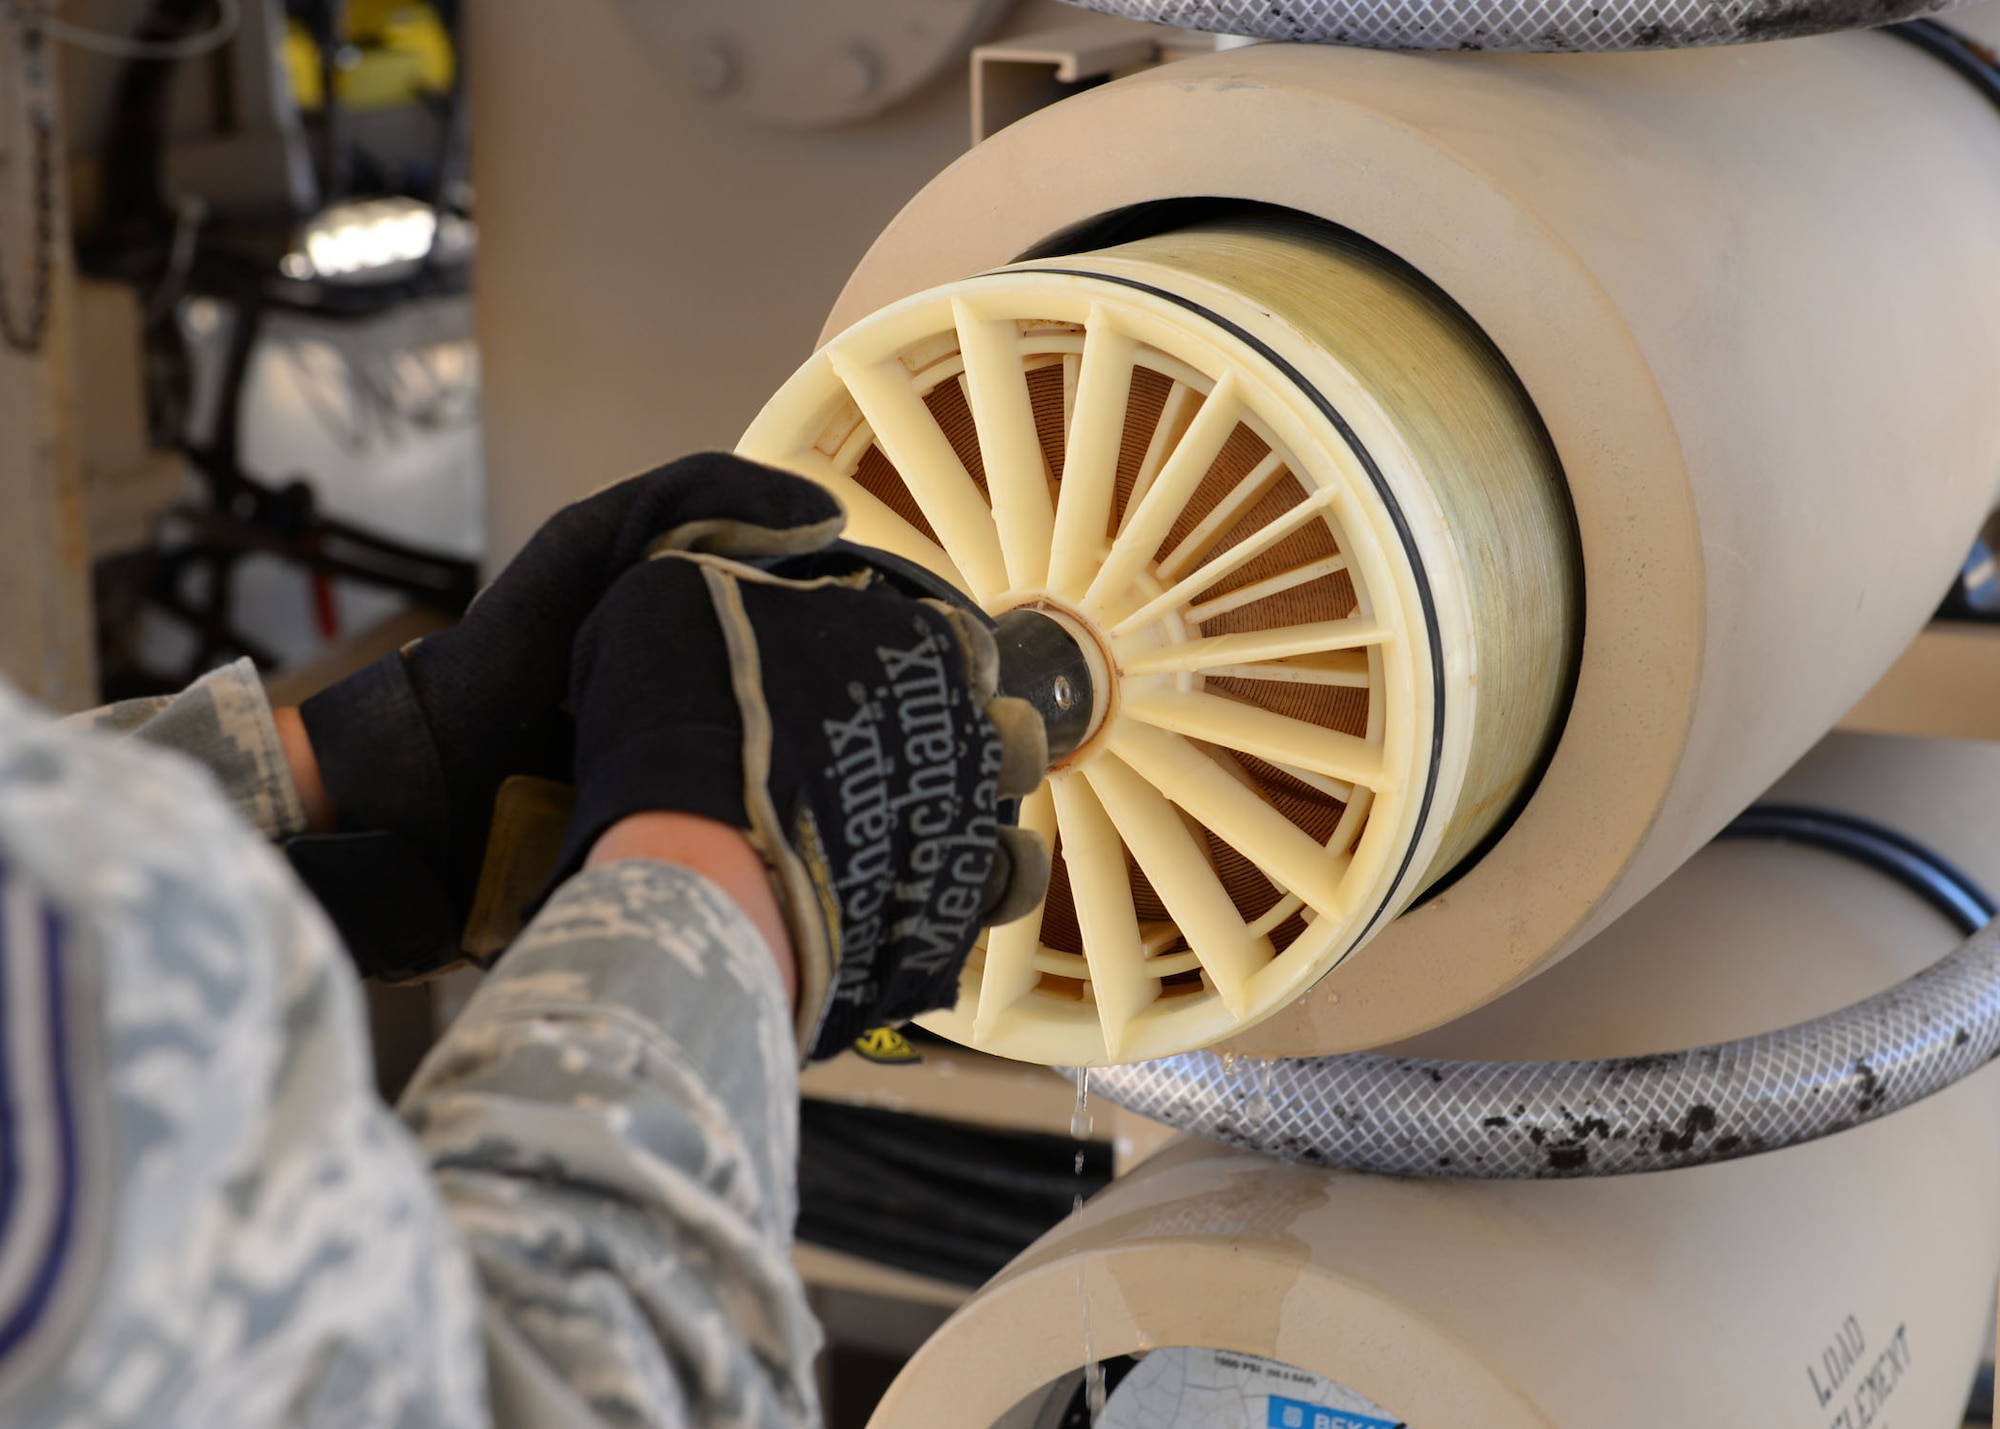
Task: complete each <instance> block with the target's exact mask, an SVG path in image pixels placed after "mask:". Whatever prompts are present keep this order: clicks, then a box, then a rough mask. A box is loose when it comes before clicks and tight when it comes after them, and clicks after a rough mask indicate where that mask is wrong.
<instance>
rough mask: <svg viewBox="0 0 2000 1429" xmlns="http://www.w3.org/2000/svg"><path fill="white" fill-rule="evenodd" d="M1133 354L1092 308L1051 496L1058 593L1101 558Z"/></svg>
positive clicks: (1052, 577)
mask: <svg viewBox="0 0 2000 1429" xmlns="http://www.w3.org/2000/svg"><path fill="white" fill-rule="evenodd" d="M1137 352H1138V345H1137V344H1136V343H1134V342H1133V340H1132V339H1131V337H1130V336H1128V335H1127V334H1126V333H1124V332H1121V331H1120V330H1119V329H1118V328H1117V327H1116V326H1114V325H1113V324H1112V321H1111V319H1110V318H1109V317H1108V316H1106V315H1105V314H1104V313H1103V311H1102V310H1101V309H1097V308H1092V309H1091V312H1090V319H1089V321H1088V322H1087V323H1086V324H1085V336H1084V339H1083V360H1082V362H1081V364H1080V365H1079V367H1078V370H1077V380H1076V409H1075V411H1074V413H1073V414H1072V415H1071V418H1070V424H1069V440H1068V442H1067V443H1066V444H1065V445H1064V447H1063V470H1062V485H1061V486H1060V488H1059V489H1058V492H1057V496H1056V520H1055V534H1054V537H1053V538H1052V545H1051V547H1050V550H1049V589H1050V590H1051V591H1053V592H1055V593H1056V594H1057V595H1062V596H1069V597H1072V598H1074V597H1076V596H1079V595H1081V594H1082V593H1083V590H1084V587H1086V586H1088V585H1089V584H1090V578H1091V576H1092V575H1094V574H1095V573H1096V571H1097V563H1098V560H1099V558H1100V557H1102V556H1103V554H1104V533H1105V531H1106V529H1107V528H1108V527H1109V526H1110V524H1111V502H1112V499H1113V497H1114V495H1115V492H1116V486H1117V481H1118V449H1119V447H1120V445H1121V444H1122V443H1123V441H1124V437H1125V408H1126V405H1127V403H1128V402H1129V401H1130V398H1131V394H1132V362H1133V359H1134V357H1135V356H1136V355H1137Z"/></svg>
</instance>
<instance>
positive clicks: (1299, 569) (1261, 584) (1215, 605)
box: [1161, 556, 1347, 622]
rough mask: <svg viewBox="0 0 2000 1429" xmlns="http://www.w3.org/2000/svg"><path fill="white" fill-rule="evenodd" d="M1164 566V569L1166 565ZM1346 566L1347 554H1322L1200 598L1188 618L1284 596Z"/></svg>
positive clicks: (1206, 617) (1208, 616) (1224, 612)
mask: <svg viewBox="0 0 2000 1429" xmlns="http://www.w3.org/2000/svg"><path fill="white" fill-rule="evenodd" d="M1161 569H1163V570H1164V569H1165V567H1162V568H1161ZM1346 569H1347V557H1345V556H1323V557H1321V558H1320V559H1319V560H1317V561H1307V562H1306V563H1305V564H1304V565H1302V566H1293V567H1292V568H1291V569H1290V570H1288V571H1280V572H1279V573H1278V574H1277V575H1275V576H1266V577H1264V579H1262V580H1261V581H1252V582H1251V583H1250V584H1249V585H1246V586H1238V587H1237V588H1236V589H1235V590H1232V591H1229V592H1228V593H1227V594H1224V595H1218V596H1216V597H1214V598H1213V599H1211V600H1203V601H1197V602H1195V603H1194V604H1193V605H1191V606H1189V607H1188V608H1187V618H1188V619H1189V620H1193V621H1197V622H1199V621H1203V620H1209V619H1212V618H1213V617H1215V616H1218V615H1227V614H1228V613H1229V612H1230V611H1232V610H1240V609H1242V608H1243V607H1244V606H1246V605H1254V604H1255V603H1256V602H1258V601H1260V600H1269V599H1270V598H1271V597H1272V596H1274V595H1283V594H1284V593H1285V592H1286V591H1288V590H1296V589H1297V588H1298V587H1300V586H1302V585H1310V584H1311V583H1312V582H1314V581H1316V580H1321V579H1323V578H1324V577H1327V576H1330V575H1337V574H1338V573H1339V572H1341V571H1344V570H1346Z"/></svg>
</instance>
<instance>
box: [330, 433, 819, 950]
mask: <svg viewBox="0 0 2000 1429" xmlns="http://www.w3.org/2000/svg"><path fill="white" fill-rule="evenodd" d="M843 520H844V515H843V513H842V511H841V508H840V504H839V503H838V502H837V501H836V500H834V498H833V497H832V496H830V495H829V494H828V493H827V492H826V491H825V490H824V489H823V488H821V487H819V486H816V485H815V484H813V483H812V482H810V481H807V480H805V479H804V478H802V477H797V476H793V475H790V474H789V473H786V472H781V471H776V470H774V469H772V468H770V467H765V466H760V465H757V464H756V463H753V462H748V461H744V460H743V459H741V458H739V457H735V456H730V455H728V454H726V453H721V452H708V453H703V454H701V455H698V456H691V457H686V458H684V459H682V460H680V461H677V462H673V463H671V464H670V465H667V466H663V467H660V468H659V469H657V470H655V471H650V472H647V473H646V474H644V475H643V476H635V477H632V478H630V479H629V480H626V481H622V482H620V483H618V484H617V485H615V486H612V487H608V488H606V489H605V490H603V491H600V492H598V493H597V494H596V495H594V496H590V497H586V498H585V499H583V500H581V501H578V502H576V503H575V504H574V505H571V506H567V507H564V508H563V509H562V510H561V511H558V512H557V513H556V514H555V515H554V516H552V517H550V518H549V520H548V522H547V523H546V524H544V525H543V526H542V528H541V529H540V530H539V531H537V532H536V533H535V535H534V536H533V537H532V538H531V539H530V540H529V542H528V544H527V545H526V546H525V547H524V548H523V549H522V551H521V552H520V554H519V555H517V556H515V557H514V559H513V560H512V561H511V562H510V563H509V564H508V565H507V567H506V568H505V569H504V570H502V571H501V572H500V574H499V576H498V577H497V578H495V580H494V581H493V582H492V584H490V585H489V586H487V587H486V589H485V590H483V591H481V592H480V594H479V596H478V597H477V598H476V599H475V600H474V601H473V603H472V606H471V608H470V609H468V610H467V611H466V613H465V616H464V618H463V619H461V620H460V621H459V622H458V624H457V625H455V626H453V627H452V628H451V629H449V630H446V631H442V632H440V633H438V634H436V635H432V636H428V637H426V638H425V639H423V640H421V641H418V642H417V643H415V644H414V645H411V646H408V647H406V648H405V649H403V650H402V651H400V652H398V653H396V654H393V655H389V656H385V657H384V658H383V659H381V660H379V661H377V662H376V663H375V664H373V665H370V666H368V667H367V668H366V669H364V670H361V671H360V672H358V673H357V674H355V675H353V676H351V677H349V678H348V679H346V680H343V681H341V682H340V683H339V684H337V685H335V686H333V687H332V688H331V689H328V690H326V691H324V692H323V693H321V694H319V695H315V696H314V697H313V698H311V699H309V700H307V701H306V702H305V704H304V705H303V706H301V707H300V711H299V712H300V715H301V717H302V718H303V720H304V722H305V727H306V732H307V734H308V735H309V736H310V738H311V740H312V746H313V753H314V756H315V757H316V758H317V760H318V761H319V771H320V777H321V778H322V780H323V781H324V782H325V784H326V788H327V792H328V794H329V795H330V796H331V798H332V801H333V804H334V808H335V809H336V811H337V813H338V818H339V826H340V829H341V830H342V831H343V832H344V833H359V832H363V831H385V832H387V833H388V834H392V835H396V836H398V838H399V840H400V846H402V847H406V848H407V849H408V850H409V852H410V854H411V855H413V856H414V857H415V858H416V859H417V860H419V861H421V863H422V865H423V870H424V872H425V873H427V874H428V875H429V876H430V879H431V881H432V882H434V883H435V884H436V885H438V886H440V887H441V890H442V892H443V894H444V897H445V901H446V903H447V905H448V906H447V907H446V908H445V910H444V912H443V914H442V915H441V916H440V919H438V920H434V921H440V922H441V923H442V924H443V925H445V926H448V927H449V942H451V943H452V944H454V945H455V943H456V940H457V935H458V931H459V927H460V926H462V924H463V920H464V917H465V913H466V911H467V909H468V908H469V906H470V904H471V900H472V894H473V890H474V889H475V887H476V886H477V884H478V880H479V870H480V863H481V859H482V856H483V854H484V850H485V843H486V833H487V828H488V824H489V821H490V820H491V817H492V811H493V800H494V795H495V793H496V791H497V790H498V789H499V786H500V784H501V782H502V781H503V780H504V779H506V778H507V777H508V776H509V775H512V774H540V775H545V776H548V777H552V778H558V779H567V778H568V777H569V767H568V765H569V756H570V736H569V722H568V720H567V717H566V716H564V715H563V714H562V713H561V706H562V702H563V700H564V698H565V697H566V695H567V693H568V688H569V673H570V663H571V658H572V654H573V651H574V647H575V643H576V638H577V633H578V631H579V630H580V629H581V627H582V626H583V623H584V619H585V617H586V616H588V615H589V614H590V611H591V609H592V608H593V607H594V606H595V605H596V604H597V603H598V601H599V599H600V598H601V597H602V596H603V595H604V593H605V592H606V591H607V590H609V589H610V588H611V586H612V584H613V582H615V581H616V580H617V579H618V577H619V576H620V574H622V573H623V572H625V571H627V570H628V569H630V568H631V567H632V566H633V565H634V564H636V563H639V562H642V561H643V560H644V559H645V557H646V556H647V555H648V554H650V553H652V552H655V551H660V550H674V551H715V552H722V553H726V554H729V555H737V556H748V557H769V556H782V555H794V554H798V553H801V552H809V551H814V550H818V549H819V548H821V547H823V546H825V545H826V544H827V543H828V542H830V541H832V540H833V539H834V538H835V537H836V536H837V535H838V534H839V532H840V527H841V525H842V522H843ZM307 842H310V841H307ZM395 859H396V854H394V853H390V854H388V855H383V856H378V858H377V859H376V863H377V864H378V866H387V867H390V868H393V865H394V863H395ZM293 861H294V864H295V865H296V866H299V867H300V869H301V871H302V872H307V873H308V877H307V881H308V882H309V883H315V891H316V892H321V893H322V901H324V902H328V904H329V911H330V912H331V913H333V915H334V919H335V922H336V923H340V924H342V931H343V932H346V933H349V941H350V945H351V946H352V945H353V944H355V943H356V942H357V941H360V940H358V939H357V938H356V936H355V935H354V933H353V932H352V931H351V929H350V926H349V923H350V921H351V920H349V919H345V918H343V916H342V915H343V909H342V907H340V906H335V905H336V904H339V903H341V902H343V901H345V896H344V895H343V896H339V897H334V898H328V897H327V896H326V894H325V893H324V892H323V890H322V888H321V887H320V886H319V885H318V884H317V883H316V882H315V879H314V878H313V876H312V875H311V873H310V872H308V862H307V861H302V860H301V857H300V855H299V854H298V853H297V852H296V851H295V852H294V856H293ZM370 877H372V875H368V874H364V875H363V881H364V882H366V881H367V880H368V879H369V878H370ZM336 881H337V880H336ZM353 881H354V880H353V879H352V878H349V879H348V880H347V882H348V883H349V884H352V882H353ZM403 897H404V895H403V894H400V893H399V894H396V895H393V896H389V897H387V898H386V900H384V901H386V902H387V903H389V904H392V905H393V904H396V903H397V902H398V901H399V900H400V899H402V898H403ZM376 911H378V912H379V911H380V910H376ZM397 913H398V909H397V908H396V907H393V906H392V907H390V908H388V910H387V916H386V917H378V918H377V919H376V920H375V921H376V922H378V923H383V922H386V923H389V924H394V922H395V921H396V917H397ZM418 941H419V942H423V941H424V939H423V938H421V937H420V938H419V939H418ZM430 941H432V942H435V941H436V938H435V937H434V936H433V937H431V938H430ZM354 951H355V953H356V955H357V960H358V961H359V962H361V964H362V967H363V971H365V972H372V973H377V974H382V975H389V976H412V975H418V974H421V973H425V972H430V971H435V970H436V968H437V967H439V966H443V965H446V964H448V963H449V962H451V961H453V960H455V958H456V949H455V946H454V947H449V948H440V949H439V950H438V952H437V961H436V964H435V966H422V965H419V966H409V965H403V964H422V963H424V962H426V960H427V955H425V954H424V953H423V952H422V950H421V949H418V950H417V951H416V952H415V953H411V952H409V951H408V950H407V949H406V950H404V951H403V952H401V953H398V954H396V955H394V956H390V957H388V958H387V960H388V961H389V962H390V963H392V964H396V965H391V966H382V965H380V964H379V963H377V964H375V965H371V958H370V952H369V949H368V948H366V947H359V946H356V947H354Z"/></svg>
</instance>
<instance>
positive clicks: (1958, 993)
mask: <svg viewBox="0 0 2000 1429" xmlns="http://www.w3.org/2000/svg"><path fill="white" fill-rule="evenodd" d="M1722 837H1724V838H1758V839H1779V840H1783V841H1786V842H1792V843H1800V844H1804V845H1807V846H1809V847H1812V848H1816V849H1821V850H1825V851H1827V852H1831V853H1835V854H1839V855H1841V856H1844V857H1848V858H1852V859H1854V860H1856V861H1857V862H1860V863H1863V864H1865V865H1867V866H1868V867H1870V868H1872V869H1875V870H1876V871H1877V872H1880V873H1882V874H1884V875H1886V876H1887V877H1890V878H1892V879H1894V880H1895V881H1897V882H1898V883H1901V884H1902V885H1903V886H1904V887H1906V888H1908V889H1910V890H1911V891H1912V892H1913V893H1915V894H1916V895H1917V896H1919V897H1921V898H1923V899H1924V900H1925V901H1926V902H1927V903H1929V904H1930V905H1931V906H1932V907H1933V908H1936V909H1937V910H1938V911H1939V912H1941V913H1942V914H1944V916H1945V917H1946V918H1948V919H1950V920H1951V921H1952V923H1953V924H1954V925H1955V926H1956V927H1957V928H1958V929H1959V930H1960V931H1961V932H1963V933H1968V934H1970V935H1971V936H1969V937H1968V938H1967V940H1966V941H1965V942H1964V943H1962V944H1961V945H1960V946H1959V947H1958V948H1957V949H1956V950H1954V951H1953V952H1951V953H1949V954H1947V955H1946V956H1945V957H1944V958H1942V959H1940V960H1939V961H1938V962H1936V963H1934V964H1932V965H1931V966H1930V967H1928V968H1926V969H1924V970H1923V971H1922V972H1920V973H1917V974H1916V975H1915V976H1913V977H1910V978H1908V979H1906V980H1905V981H1903V982H1901V983H1898V984H1897V985H1896V986H1894V987H1892V988H1890V989H1888V990H1887V991H1885V992H1882V993H1879V994H1877V995H1876V996H1874V997H1871V998H1868V999H1866V1000H1865V1001H1862V1002H1859V1003H1856V1004H1854V1005H1853V1006H1851V1007H1847V1008H1844V1009H1842V1010H1841V1011H1838V1012H1833V1013H1829V1014H1827V1015H1826V1016H1824V1017H1818V1018H1814V1019H1813V1020H1812V1021H1810V1022H1802V1023H1799V1024H1798V1025H1796V1026H1794V1027H1788V1028H1785V1029H1784V1030H1782V1031H1778V1032H1768V1033H1763V1034H1760V1035H1758V1036H1755V1037H1745V1038H1742V1039H1740V1040H1738V1041H1734V1042H1720V1043H1716V1044H1713V1045H1711V1046H1707V1047H1695V1048H1690V1049H1688V1050H1686V1051H1681V1052H1662V1053H1657V1054H1653V1055H1648V1056H1641V1057H1613V1058H1605V1059H1600V1060H1594V1061H1573V1062H1452V1061H1441V1060H1435V1059H1431V1058H1422V1057H1397V1056H1388V1055H1384V1054H1381V1053H1366V1052H1364V1053H1349V1054H1344V1055H1341V1056H1333V1057H1305V1058H1287V1059H1278V1060H1274V1061H1269V1062H1264V1061H1255V1062H1252V1061H1248V1060H1247V1059H1237V1058H1230V1057H1224V1056H1220V1055H1217V1054H1216V1053H1213V1052H1195V1053H1190V1054H1187V1055H1184V1056H1179V1057H1168V1058H1163V1059H1161V1060H1159V1061H1156V1062H1140V1063H1135V1064H1133V1065H1131V1066H1124V1067H1099V1068H1094V1069H1092V1070H1091V1072H1090V1073H1089V1089H1090V1091H1091V1092H1092V1093H1094V1094H1097V1095H1100V1096H1102V1097H1103V1098H1104V1099H1105V1100H1107V1101H1109V1102H1112V1103H1114V1104H1116V1105H1118V1106H1122V1107H1125V1108H1127V1109H1129V1110H1131V1111H1134V1112H1137V1113H1138V1114H1139V1115H1141V1116H1145V1117H1149V1118H1151V1119H1152V1120H1155V1121H1161V1122H1165V1123H1167V1124H1169V1125H1171V1126H1175V1127H1178V1128H1180V1129H1181V1130H1183V1131H1191V1132H1194V1133H1196V1134H1197V1135H1200V1136H1205V1137H1208V1138H1210V1139H1211V1140H1215V1141H1221V1142H1226V1143H1228V1144H1230V1145H1232V1146H1241V1147H1245V1148H1248V1149H1250V1150H1253V1151H1261V1152H1265V1153H1267V1154H1269V1155H1272V1156H1277V1157H1279V1158H1281V1159H1283V1160H1286V1161H1302V1162H1307V1163H1310V1164H1313V1165H1319V1166H1338V1167H1343V1168H1346V1169H1348V1170H1354V1171H1369V1172H1376V1173H1380V1174H1383V1175H1393V1176H1421V1177H1439V1178H1478V1179H1489V1180H1525V1179H1542V1178H1555V1177H1575V1176H1622V1175H1630V1174H1632V1173H1635V1172H1640V1171H1664V1170H1668V1169H1671V1168H1674V1167H1681V1166H1700V1165H1704V1164H1706V1163H1708V1162H1712V1161H1731V1160H1736V1159H1738V1158H1740V1157H1744V1156H1754V1155H1757V1154H1758V1153H1760V1152H1765V1151H1777V1150H1780V1149H1782V1148H1784V1147H1787V1146H1797V1145H1800V1144H1801V1143H1803V1142H1807V1141H1814V1140H1817V1139H1818V1138H1820V1137H1823V1136H1831V1135H1832V1134H1833V1133H1835V1132H1838V1131H1845V1130H1847V1129H1848V1128H1849V1127H1854V1126H1859V1125H1861V1124H1862V1123H1864V1122H1869V1121H1874V1120H1876V1119H1877V1118H1879V1117H1884V1116H1887V1115H1888V1114H1889V1113H1891V1112H1893V1111H1898V1110H1900V1109H1902V1108H1903V1107H1906V1106H1909V1105H1910V1104H1912V1103H1913V1102H1917V1101H1921V1100H1922V1099H1923V1098H1925V1097H1927V1096H1930V1095H1932V1094H1933V1093H1935V1092H1938V1091H1942V1090H1943V1089H1944V1088H1946V1087H1948V1086H1950V1085H1951V1084H1952V1083H1953V1082H1956V1081H1958V1080H1959V1079H1960V1078H1961V1077H1964V1076H1966V1075H1968V1074H1969V1073H1971V1072H1974V1071H1976V1070H1978V1069H1979V1068H1980V1067H1982V1066H1984V1065H1985V1064H1986V1063H1987V1062H1988V1061H1990V1060H1991V1059H1992V1058H1993V1057H1994V1056H1995V1055H1996V1053H2000V922H1994V921H1992V920H1993V917H1994V914H1995V911H1996V909H1995V905H1994V903H1993V900H1992V899H1991V898H1989V897H1988V896H1987V895H1986V893H1985V892H1984V891H1983V890H1981V889H1980V888H1979V887H1978V885H1976V884H1975V883H1974V882H1973V881H1972V880H1971V879H1970V878H1968V877H1967V876H1966V875H1965V874H1963V873H1961V872H1960V871H1959V870H1958V869H1956V868H1954V867H1953V866H1952V865H1951V864H1949V863H1948V862H1946V861H1945V860H1944V859H1942V858H1940V857H1938V856H1937V855H1936V854H1934V853H1932V852H1930V851H1929V850H1928V849H1925V848H1924V847H1923V846H1922V845H1920V844H1917V843H1915V842H1914V841H1912V840H1910V839H1907V838H1904V837H1903V836H1902V835H1900V834H1897V833H1894V832H1892V831H1891V830H1888V829H1885V828H1882V827H1881V826H1880V825H1877V824H1873V823H1870V822H1869V821H1867V820H1865V819H1859V818H1855V817H1853V816H1852V815H1847V814H1839V813H1833V812H1829V811H1825V810H1817V809H1805V808H1799V807H1796V806H1789V805H1760V806H1758V807H1755V808H1752V809H1751V810H1749V811H1748V812H1747V813H1746V814H1744V815H1743V816H1742V817H1741V818H1740V819H1738V820H1737V821H1736V822H1735V823H1733V824H1732V825H1730V827H1729V828H1728V829H1726V830H1724V831H1723V834H1722Z"/></svg>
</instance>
